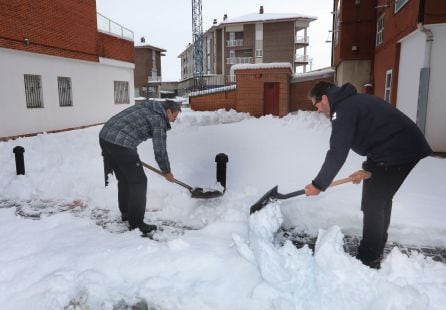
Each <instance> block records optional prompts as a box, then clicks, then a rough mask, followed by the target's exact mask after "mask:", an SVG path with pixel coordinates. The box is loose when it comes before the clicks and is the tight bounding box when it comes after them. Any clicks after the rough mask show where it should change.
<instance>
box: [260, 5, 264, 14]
mask: <svg viewBox="0 0 446 310" xmlns="http://www.w3.org/2000/svg"><path fill="white" fill-rule="evenodd" d="M259 13H260V14H263V5H261V6H260V10H259Z"/></svg>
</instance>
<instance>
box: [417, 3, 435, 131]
mask: <svg viewBox="0 0 446 310" xmlns="http://www.w3.org/2000/svg"><path fill="white" fill-rule="evenodd" d="M424 3H425V0H420V6H419V9H418V20H417V28H418V30H419V31H421V32H423V33H424V34H425V36H426V42H425V48H424V64H423V67H422V68H421V70H420V84H419V88H418V107H417V120H416V121H417V125H418V127H419V128H420V130H421V131H422V132H423V134H425V131H426V119H427V104H428V99H429V80H430V71H431V55H432V43H433V42H434V34H433V33H432V30H430V29H429V28H426V27H425V26H424Z"/></svg>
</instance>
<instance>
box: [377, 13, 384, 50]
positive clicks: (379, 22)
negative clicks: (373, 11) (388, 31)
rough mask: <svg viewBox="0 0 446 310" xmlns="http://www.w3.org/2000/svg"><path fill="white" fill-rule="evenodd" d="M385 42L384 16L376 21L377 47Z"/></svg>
mask: <svg viewBox="0 0 446 310" xmlns="http://www.w3.org/2000/svg"><path fill="white" fill-rule="evenodd" d="M383 40H384V14H383V15H381V16H380V17H379V18H378V20H377V21H376V46H378V45H380V44H381V43H383Z"/></svg>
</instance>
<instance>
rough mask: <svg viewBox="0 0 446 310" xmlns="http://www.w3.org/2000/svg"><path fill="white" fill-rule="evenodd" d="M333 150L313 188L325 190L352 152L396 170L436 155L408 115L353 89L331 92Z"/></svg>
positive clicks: (378, 99)
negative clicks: (432, 154) (394, 166)
mask: <svg viewBox="0 0 446 310" xmlns="http://www.w3.org/2000/svg"><path fill="white" fill-rule="evenodd" d="M327 97H328V101H329V103H330V113H331V123H332V132H331V137H330V149H329V150H328V152H327V155H326V157H325V161H324V163H323V165H322V168H321V170H320V171H319V173H318V175H317V177H316V178H315V179H314V180H313V185H314V186H316V187H317V188H319V189H320V190H325V189H326V188H327V187H328V186H329V184H330V183H331V181H332V180H333V179H334V177H335V176H336V174H337V173H338V172H339V170H340V169H341V167H342V165H343V164H344V162H345V160H346V158H347V155H348V152H349V150H350V149H352V150H353V151H355V152H356V153H358V154H359V155H362V156H367V160H368V161H372V162H374V163H379V164H382V165H387V166H393V165H402V164H408V163H416V162H417V161H419V160H420V159H422V158H424V157H426V156H429V155H430V154H431V153H432V150H431V148H430V147H429V144H428V143H427V141H426V139H425V138H424V136H423V134H422V133H421V131H420V130H419V128H418V127H417V125H416V124H415V123H414V122H412V121H411V120H410V119H409V118H408V117H407V116H406V115H405V114H403V113H402V112H401V111H399V110H398V109H396V108H394V107H392V106H391V105H390V104H389V103H388V102H386V101H384V100H382V99H381V98H378V97H375V96H370V95H365V94H357V92H356V89H355V87H354V86H353V85H351V84H349V83H347V84H344V85H343V86H342V87H332V88H330V89H329V90H328V94H327Z"/></svg>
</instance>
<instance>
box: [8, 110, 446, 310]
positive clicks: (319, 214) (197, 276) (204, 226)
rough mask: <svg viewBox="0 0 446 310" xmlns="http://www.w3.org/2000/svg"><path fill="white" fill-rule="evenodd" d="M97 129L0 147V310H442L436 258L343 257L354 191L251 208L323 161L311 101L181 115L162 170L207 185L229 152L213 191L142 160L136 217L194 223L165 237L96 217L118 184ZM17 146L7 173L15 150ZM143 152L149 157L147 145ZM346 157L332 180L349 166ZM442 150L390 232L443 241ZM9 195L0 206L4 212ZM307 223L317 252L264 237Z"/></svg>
mask: <svg viewBox="0 0 446 310" xmlns="http://www.w3.org/2000/svg"><path fill="white" fill-rule="evenodd" d="M100 128H101V127H100V126H96V127H91V128H87V129H83V130H77V131H69V132H64V133H57V134H42V135H38V136H35V137H30V138H20V139H17V140H14V141H8V142H3V143H0V154H1V155H0V165H1V167H2V170H1V172H0V188H1V189H2V190H1V192H0V206H3V207H1V208H0V244H1V249H2V250H1V251H0V265H1V266H2V268H1V271H0V305H2V306H1V308H2V309H31V308H32V309H45V310H46V309H127V308H126V307H127V306H126V305H134V304H137V303H138V302H140V301H141V300H144V301H146V302H147V303H148V305H149V307H151V309H281V310H282V309H283V310H285V309H287V310H288V309H318V310H319V309H443V308H444V305H445V304H446V265H444V264H442V263H439V262H435V261H433V260H432V259H431V258H428V257H424V256H423V255H421V254H418V253H412V255H410V256H409V257H408V256H407V255H405V254H402V253H401V252H399V250H398V249H397V248H395V249H393V251H392V252H391V253H390V254H389V255H387V257H386V258H385V259H384V261H383V263H382V268H381V269H380V270H375V269H370V268H368V267H366V266H364V265H362V264H361V263H360V262H359V261H358V260H356V259H355V258H354V257H352V256H350V255H349V254H347V253H345V252H344V250H343V247H342V242H343V241H342V240H343V235H344V234H349V235H358V236H360V235H361V228H362V213H361V212H360V198H361V186H360V185H354V184H345V185H340V186H337V187H332V188H329V189H328V190H327V191H326V192H324V193H322V194H321V195H319V196H316V197H305V196H300V197H296V198H292V199H288V200H282V201H278V202H275V203H271V204H269V205H268V206H267V207H265V208H264V209H263V210H261V211H259V212H256V213H255V214H253V215H251V216H250V215H249V208H250V206H251V205H252V204H253V203H254V202H256V201H257V200H258V199H259V198H260V197H261V196H262V195H263V194H264V193H265V192H266V191H268V190H269V189H271V188H272V187H273V186H275V185H278V186H279V191H280V192H281V193H288V192H291V191H295V190H298V189H301V188H303V187H304V186H305V185H306V184H308V183H309V182H310V181H311V180H312V178H314V177H315V175H316V174H317V172H318V171H319V169H320V166H321V164H322V162H323V159H324V157H325V152H326V151H327V148H328V140H329V136H330V123H329V121H328V120H327V119H325V118H324V117H323V116H322V115H319V114H317V113H315V112H298V113H293V114H289V115H287V116H285V117H283V118H277V117H273V116H265V117H261V118H253V117H251V116H250V115H249V114H245V113H237V112H235V111H223V110H220V111H216V112H193V111H190V110H186V109H185V111H184V112H183V113H182V114H181V115H180V117H179V119H178V121H177V122H176V123H174V124H173V125H172V130H171V131H170V132H169V133H168V142H167V143H168V152H169V157H170V162H171V167H172V172H173V174H174V175H175V177H176V178H177V179H179V180H180V181H182V182H186V183H188V184H190V185H192V186H200V187H211V188H212V187H214V186H215V183H216V176H215V174H216V173H215V171H216V168H215V167H216V164H215V155H217V154H219V153H225V154H227V155H228V157H229V162H228V164H227V188H226V192H225V194H224V195H223V196H222V197H220V198H216V199H210V200H201V199H192V198H191V197H190V193H189V192H188V191H187V190H186V189H184V188H182V187H180V186H178V185H176V184H173V183H169V182H166V181H165V179H164V178H162V177H160V176H158V175H156V174H154V173H152V172H151V171H146V174H147V176H148V179H149V185H148V194H147V196H148V203H147V212H146V216H145V221H146V222H148V223H150V222H159V221H161V220H165V221H170V222H176V223H180V224H181V225H184V226H187V227H191V228H194V229H191V230H185V232H184V234H183V235H178V236H171V238H168V239H166V240H165V241H154V240H150V239H148V238H141V237H140V233H139V232H138V231H126V232H124V233H113V231H110V230H108V229H104V228H102V227H101V226H100V225H97V224H96V222H95V220H94V218H93V217H92V215H93V214H97V213H95V212H97V211H98V210H102V211H104V210H106V211H107V212H108V216H110V217H112V218H119V216H120V215H119V211H118V206H117V188H116V180H115V178H114V177H113V176H112V177H111V178H110V184H109V186H108V187H104V176H103V165H102V157H101V152H100V148H99V145H98V133H99V130H100ZM18 145H20V146H23V147H24V148H25V153H24V156H25V168H26V174H25V175H20V176H17V175H16V170H15V164H14V154H13V152H12V149H13V148H14V147H15V146H18ZM139 154H140V157H141V160H143V161H145V162H147V163H149V164H153V165H155V166H156V162H155V160H154V155H153V149H152V144H151V141H150V140H148V141H147V142H145V143H143V144H141V145H140V147H139ZM363 160H364V158H362V157H360V156H358V155H356V154H354V153H351V154H350V155H349V158H348V159H347V162H346V164H345V165H344V167H343V168H342V170H341V171H340V172H339V174H338V177H339V178H342V177H346V176H348V175H349V174H350V173H352V172H354V171H356V170H358V169H360V167H361V163H362V161H363ZM444 184H446V160H445V159H441V158H435V157H429V158H426V159H424V160H422V161H421V162H420V163H419V164H418V165H417V166H416V167H415V169H414V170H413V171H412V173H411V174H410V175H409V177H408V179H407V180H406V182H405V183H404V184H403V186H402V187H401V189H400V191H399V192H398V194H397V195H396V196H395V199H394V208H393V215H392V223H391V226H390V230H389V241H396V242H399V243H403V244H411V245H420V246H421V245H430V246H438V247H446V238H445V236H446V221H445V220H444V219H445V215H446V210H445V207H444V205H445V203H444V197H445V196H444ZM33 201H37V202H38V201H45V203H46V204H47V205H48V204H50V205H51V203H52V202H53V201H54V204H58V203H60V202H67V203H69V202H73V201H77V202H80V203H78V204H75V205H76V206H77V207H76V208H77V211H76V212H73V211H74V210H71V211H70V212H59V213H58V212H55V213H51V212H47V213H44V214H43V215H42V217H41V219H40V220H32V219H29V218H25V217H22V216H20V215H19V214H18V213H17V207H14V202H15V203H16V205H20V203H24V202H28V203H31V204H32V202H33ZM5 206H8V207H5ZM281 226H283V227H297V228H299V229H302V230H303V231H305V232H308V233H309V234H314V235H316V234H318V240H317V244H316V249H315V252H314V255H313V252H312V251H311V250H310V249H309V248H308V247H303V248H301V249H297V248H296V247H294V246H293V245H292V244H291V242H289V241H287V242H286V243H285V244H284V245H283V246H280V245H277V244H275V243H274V242H273V240H274V235H275V233H276V232H277V231H278V229H279V228H280V227H281Z"/></svg>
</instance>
